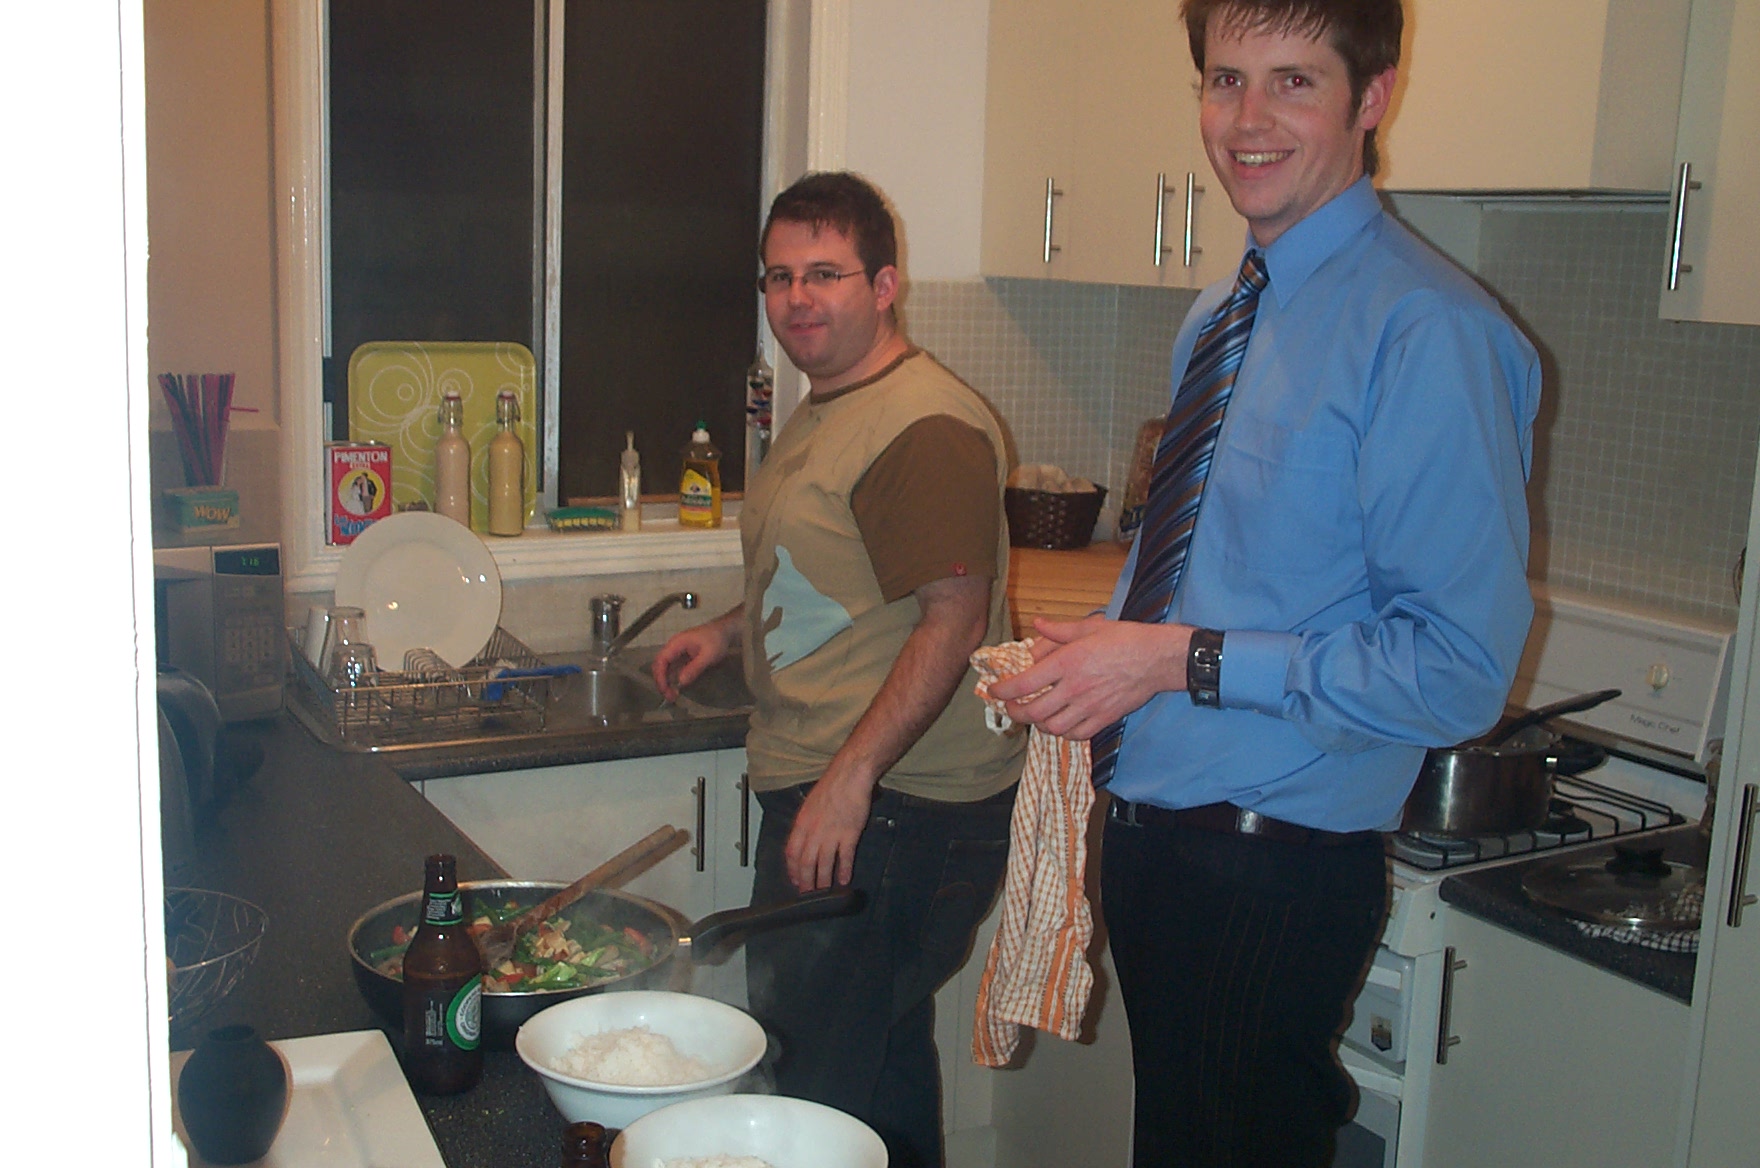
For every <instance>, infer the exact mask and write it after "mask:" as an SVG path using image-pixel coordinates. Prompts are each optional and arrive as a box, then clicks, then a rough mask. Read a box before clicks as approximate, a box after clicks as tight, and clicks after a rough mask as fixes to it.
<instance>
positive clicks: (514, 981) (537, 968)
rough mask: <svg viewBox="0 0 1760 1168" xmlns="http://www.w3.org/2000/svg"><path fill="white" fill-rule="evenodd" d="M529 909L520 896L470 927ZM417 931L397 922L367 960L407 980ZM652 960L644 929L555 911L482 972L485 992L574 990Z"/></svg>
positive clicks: (474, 931) (479, 930) (488, 925)
mask: <svg viewBox="0 0 1760 1168" xmlns="http://www.w3.org/2000/svg"><path fill="white" fill-rule="evenodd" d="M524 911H525V906H524V905H521V904H519V903H518V902H516V901H509V902H507V903H506V904H503V905H501V906H499V907H488V906H484V907H483V908H481V909H478V910H477V911H476V912H474V913H473V914H472V915H471V917H470V919H469V920H468V921H467V922H466V924H465V928H466V929H467V930H468V931H469V932H470V934H471V936H472V937H473V938H477V937H481V936H482V935H483V934H484V933H486V932H488V931H489V930H490V929H492V928H494V927H495V926H496V925H498V924H500V923H501V922H502V921H505V920H510V919H512V918H513V917H516V916H518V915H519V914H520V913H522V912H524ZM571 928H579V929H581V930H584V932H583V935H582V936H580V937H578V938H576V937H570V936H569V935H568V934H569V931H570V929H571ZM414 936H415V930H414V929H406V928H404V927H403V926H402V925H398V926H397V927H396V928H394V929H392V930H391V942H392V943H391V944H390V945H387V946H385V947H384V948H383V949H375V950H374V951H373V952H372V953H370V954H368V955H367V960H368V962H369V963H370V964H371V965H372V966H373V968H374V969H376V970H377V971H379V972H380V973H382V974H384V975H385V976H386V977H390V978H395V979H397V980H398V981H402V980H403V954H404V951H405V950H406V949H408V948H409V943H410V940H411V939H412V938H413V937H414ZM653 963H654V943H653V942H652V941H651V940H649V939H648V937H647V935H646V934H644V933H643V932H641V931H640V930H639V929H633V928H623V929H614V928H611V927H610V926H608V925H600V924H586V925H579V926H576V925H575V922H573V921H571V920H569V919H568V918H567V917H564V916H554V917H551V918H550V919H549V920H547V921H545V922H543V923H542V924H540V925H539V926H538V927H537V928H535V929H532V930H530V931H529V932H525V933H522V934H521V935H520V938H519V940H518V941H517V942H515V944H514V946H513V955H512V956H511V957H509V958H508V959H507V960H506V961H503V962H502V963H501V964H499V965H497V966H496V967H495V968H494V969H491V970H489V971H488V972H486V973H485V974H484V975H483V991H484V992H485V993H491V994H504V993H524V992H526V991H529V990H562V989H575V988H577V987H581V986H590V985H596V984H597V983H599V982H603V981H611V980H613V979H614V978H619V977H622V976H623V975H624V974H626V973H635V972H636V971H638V970H642V969H646V968H647V967H648V966H650V965H652V964H653Z"/></svg>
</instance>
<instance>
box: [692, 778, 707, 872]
mask: <svg viewBox="0 0 1760 1168" xmlns="http://www.w3.org/2000/svg"><path fill="white" fill-rule="evenodd" d="M708 818H709V780H708V779H705V778H704V777H703V776H702V775H698V776H697V838H696V839H695V840H694V841H693V843H692V847H691V855H693V856H695V857H696V858H697V871H699V872H701V871H703V867H704V863H705V861H706V859H707V856H706V855H705V849H704V847H703V828H704V827H705V826H706V825H707V823H708Z"/></svg>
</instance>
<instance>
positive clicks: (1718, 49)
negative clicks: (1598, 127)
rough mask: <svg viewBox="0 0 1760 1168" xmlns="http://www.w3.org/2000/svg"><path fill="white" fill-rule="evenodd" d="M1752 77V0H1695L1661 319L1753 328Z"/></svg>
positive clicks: (1758, 255)
mask: <svg viewBox="0 0 1760 1168" xmlns="http://www.w3.org/2000/svg"><path fill="white" fill-rule="evenodd" d="M1757 75H1760V0H1695V2H1694V4H1693V20H1692V26H1691V30H1690V33H1689V37H1688V42H1687V68H1686V76H1685V78H1684V80H1683V82H1682V84H1681V104H1680V126H1679V128H1678V130H1677V131H1676V133H1675V136H1674V144H1675V152H1674V183H1673V187H1674V199H1673V202H1672V204H1671V206H1670V208H1669V233H1668V255H1667V256H1666V257H1665V261H1664V275H1663V287H1662V307H1661V315H1662V316H1663V318H1664V319H1667V320H1699V321H1718V322H1722V323H1725V324H1752V325H1760V290H1757V286H1756V284H1755V281H1754V273H1755V272H1756V271H1760V229H1757V228H1756V227H1755V223H1754V208H1755V207H1756V206H1757V205H1760V153H1757V152H1756V150H1755V149H1754V144H1755V143H1756V142H1760V84H1757V83H1756V82H1755V77H1756V76H1757ZM1743 77H1746V78H1747V79H1748V80H1746V81H1743V80H1741V78H1743Z"/></svg>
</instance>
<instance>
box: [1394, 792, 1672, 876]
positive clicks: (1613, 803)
mask: <svg viewBox="0 0 1760 1168" xmlns="http://www.w3.org/2000/svg"><path fill="white" fill-rule="evenodd" d="M1685 822H1686V820H1685V819H1683V818H1682V817H1681V816H1680V815H1679V814H1677V813H1676V812H1675V811H1674V809H1673V808H1671V807H1669V806H1668V805H1667V804H1664V803H1658V802H1656V801H1655V800H1652V799H1646V798H1644V797H1642V796H1639V795H1633V794H1630V793H1628V792H1625V791H1619V790H1616V789H1614V788H1612V787H1609V786H1607V785H1606V784H1603V783H1597V782H1595V781H1593V780H1591V779H1586V778H1583V777H1582V776H1580V775H1577V776H1565V775H1560V776H1559V777H1558V778H1557V780H1556V781H1555V782H1554V784H1553V800H1552V805H1551V807H1550V809H1549V813H1548V815H1547V818H1546V822H1545V823H1542V824H1541V825H1540V826H1539V827H1537V828H1533V829H1526V828H1524V829H1522V830H1519V831H1511V832H1501V833H1495V834H1491V835H1479V836H1470V837H1461V836H1447V835H1438V834H1435V833H1431V832H1396V833H1394V834H1391V835H1389V836H1388V837H1387V854H1388V855H1389V856H1391V857H1392V858H1393V859H1395V860H1399V861H1401V862H1402V863H1406V864H1410V865H1411V866H1412V867H1414V868H1420V869H1423V870H1425V871H1430V872H1436V871H1441V870H1442V869H1445V868H1460V867H1465V866H1467V865H1469V864H1477V863H1482V862H1484V861H1486V860H1498V859H1502V858H1503V857H1505V856H1516V855H1522V854H1524V853H1526V852H1539V851H1547V850H1549V849H1552V848H1562V847H1569V846H1570V845H1572V844H1579V843H1587V842H1588V841H1590V840H1598V839H1606V838H1608V837H1610V836H1616V835H1631V834H1634V833H1637V832H1645V831H1655V830H1657V829H1659V828H1664V827H1673V826H1675V825H1677V824H1681V823H1685Z"/></svg>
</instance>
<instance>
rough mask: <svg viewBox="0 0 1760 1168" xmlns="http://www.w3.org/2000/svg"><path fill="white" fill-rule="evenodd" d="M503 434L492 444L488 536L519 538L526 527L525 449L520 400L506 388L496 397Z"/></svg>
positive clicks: (490, 446) (497, 415)
mask: <svg viewBox="0 0 1760 1168" xmlns="http://www.w3.org/2000/svg"><path fill="white" fill-rule="evenodd" d="M495 421H496V423H497V424H498V425H500V427H501V432H500V433H499V434H496V435H495V438H494V440H493V441H491V442H490V443H489V475H488V478H489V534H490V535H518V534H519V533H520V532H522V531H524V530H525V526H526V489H525V488H526V483H525V478H526V448H525V443H523V442H521V441H520V440H519V435H518V434H517V433H515V432H514V431H515V429H516V428H517V427H518V425H519V398H518V397H517V396H515V394H514V392H513V390H511V389H504V390H502V391H501V392H500V393H499V394H497V395H496V397H495Z"/></svg>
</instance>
